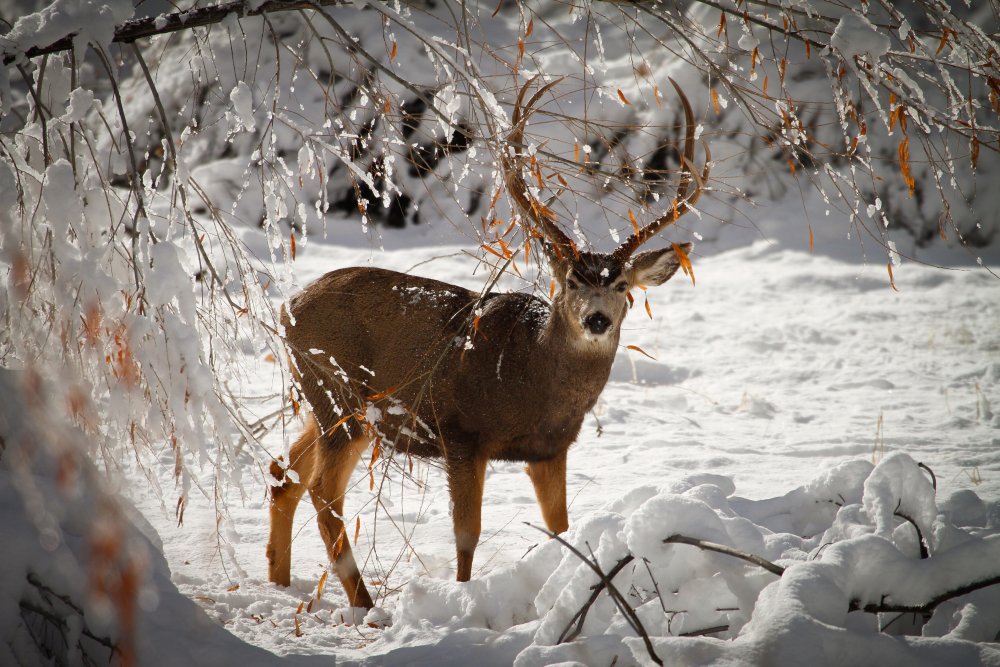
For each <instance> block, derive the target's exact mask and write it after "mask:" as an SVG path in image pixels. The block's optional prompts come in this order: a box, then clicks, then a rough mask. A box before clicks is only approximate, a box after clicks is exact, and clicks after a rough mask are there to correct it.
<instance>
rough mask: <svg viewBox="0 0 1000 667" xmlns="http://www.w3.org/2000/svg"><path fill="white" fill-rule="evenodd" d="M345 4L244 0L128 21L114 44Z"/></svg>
mask: <svg viewBox="0 0 1000 667" xmlns="http://www.w3.org/2000/svg"><path fill="white" fill-rule="evenodd" d="M340 4H343V1H342V0H309V1H305V0H266V1H265V2H262V3H260V4H259V5H257V6H256V7H255V6H253V5H252V4H251V3H250V2H245V1H244V0H233V1H232V2H224V3H222V4H219V5H212V6H210V7H198V8H197V9H191V10H188V11H184V12H173V13H170V14H161V15H160V16H149V17H145V18H141V19H132V20H131V21H126V22H125V23H122V24H121V25H120V26H118V27H117V28H115V36H114V39H112V40H111V41H112V42H113V43H116V44H131V43H132V42H134V41H136V40H138V39H143V38H145V37H154V36H156V35H167V34H170V33H173V32H178V31H181V30H190V29H191V28H198V27H203V26H208V25H214V24H216V23H220V22H221V21H222V20H223V19H224V18H226V17H227V16H229V15H230V14H234V15H236V17H237V18H244V17H249V16H261V15H263V14H270V13H274V12H287V11H291V10H295V9H315V8H316V6H328V5H340ZM76 34H77V33H72V34H69V35H66V36H65V37H63V38H62V39H59V40H57V41H55V42H52V43H51V44H49V45H48V46H33V47H31V48H30V49H28V50H27V51H25V52H24V56H25V57H26V58H29V59H30V58H36V57H38V56H43V55H46V54H48V53H58V52H60V51H68V50H70V49H72V48H73V38H74V37H76ZM16 58H17V55H15V54H10V53H5V54H4V57H3V62H4V65H9V64H10V63H11V62H12V61H14V60H15V59H16Z"/></svg>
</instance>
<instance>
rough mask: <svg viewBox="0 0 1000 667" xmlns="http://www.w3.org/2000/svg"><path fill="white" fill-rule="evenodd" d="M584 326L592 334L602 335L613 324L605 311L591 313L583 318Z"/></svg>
mask: <svg viewBox="0 0 1000 667" xmlns="http://www.w3.org/2000/svg"><path fill="white" fill-rule="evenodd" d="M583 326H585V327H586V328H587V330H588V331H590V333H592V334H596V335H600V334H602V333H604V332H605V331H607V330H608V327H610V326H611V320H610V319H609V318H608V316H607V315H605V314H604V313H591V314H590V315H587V317H585V318H584V319H583Z"/></svg>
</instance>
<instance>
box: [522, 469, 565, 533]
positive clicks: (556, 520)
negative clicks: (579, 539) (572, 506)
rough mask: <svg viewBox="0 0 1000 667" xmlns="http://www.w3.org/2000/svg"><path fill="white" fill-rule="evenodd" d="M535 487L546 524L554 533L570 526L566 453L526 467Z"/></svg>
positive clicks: (563, 530)
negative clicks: (567, 500)
mask: <svg viewBox="0 0 1000 667" xmlns="http://www.w3.org/2000/svg"><path fill="white" fill-rule="evenodd" d="M525 470H526V471H527V473H528V477H530V478H531V483H532V484H533V485H534V487H535V496H536V497H537V498H538V506H539V507H540V508H541V510H542V518H543V519H545V525H546V526H547V527H548V529H549V530H550V531H552V532H553V533H562V532H565V530H566V529H567V528H569V516H568V515H567V513H566V454H562V455H560V456H557V457H556V458H554V459H549V460H548V461H533V462H531V463H529V464H528V467H527V468H525Z"/></svg>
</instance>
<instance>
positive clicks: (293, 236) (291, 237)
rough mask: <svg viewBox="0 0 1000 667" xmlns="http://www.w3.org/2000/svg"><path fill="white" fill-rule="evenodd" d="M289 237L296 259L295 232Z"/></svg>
mask: <svg viewBox="0 0 1000 667" xmlns="http://www.w3.org/2000/svg"><path fill="white" fill-rule="evenodd" d="M289 238H290V239H291V248H292V259H295V232H292V233H291V234H290V235H289Z"/></svg>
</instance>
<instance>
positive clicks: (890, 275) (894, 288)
mask: <svg viewBox="0 0 1000 667" xmlns="http://www.w3.org/2000/svg"><path fill="white" fill-rule="evenodd" d="M886 268H887V269H889V287H891V288H892V289H893V291H896V292H898V291H899V290H898V289H896V281H895V280H893V277H892V262H889V263H888V264H886Z"/></svg>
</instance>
